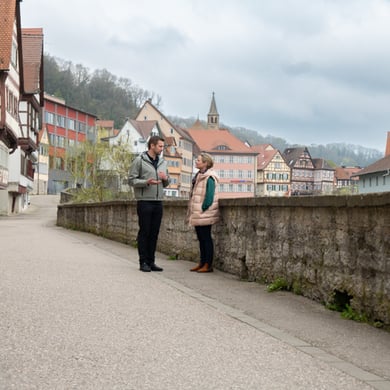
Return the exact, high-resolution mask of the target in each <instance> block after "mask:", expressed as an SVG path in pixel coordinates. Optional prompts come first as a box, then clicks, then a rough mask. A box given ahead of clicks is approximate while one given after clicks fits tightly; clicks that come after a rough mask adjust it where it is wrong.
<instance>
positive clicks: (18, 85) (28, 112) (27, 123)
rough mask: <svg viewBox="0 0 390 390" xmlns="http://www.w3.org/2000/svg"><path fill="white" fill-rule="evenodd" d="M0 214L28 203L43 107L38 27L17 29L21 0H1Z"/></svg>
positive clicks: (41, 52) (19, 21) (41, 43)
mask: <svg viewBox="0 0 390 390" xmlns="http://www.w3.org/2000/svg"><path fill="white" fill-rule="evenodd" d="M0 15H1V18H0V32H1V33H0V214H9V213H17V212H19V211H21V210H22V209H23V208H25V207H27V204H28V194H29V192H30V191H32V189H33V180H34V164H35V163H36V162H37V159H38V153H37V149H38V134H39V130H40V128H41V108H42V107H43V32H42V29H39V28H37V29H22V28H21V18H20V0H7V1H1V2H0Z"/></svg>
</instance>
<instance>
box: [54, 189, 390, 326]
mask: <svg viewBox="0 0 390 390" xmlns="http://www.w3.org/2000/svg"><path fill="white" fill-rule="evenodd" d="M220 209H221V217H222V218H221V221H220V222H219V223H218V224H217V225H215V226H213V236H214V243H215V260H214V266H215V267H216V268H218V269H220V270H222V271H225V272H228V273H231V274H235V275H238V276H239V277H241V278H245V279H248V280H250V281H262V282H265V283H269V282H272V281H274V280H276V279H277V278H279V277H281V278H283V279H285V280H286V281H287V282H288V285H289V286H290V287H291V288H292V289H293V290H294V291H295V292H296V293H300V294H302V295H304V296H307V297H309V298H311V299H314V300H317V301H319V302H323V303H330V302H332V300H333V299H334V294H335V293H341V294H344V295H345V296H347V295H348V296H349V297H350V298H351V301H350V303H351V306H352V308H353V309H355V310H356V311H358V312H362V313H365V314H366V315H367V316H368V318H369V319H370V320H372V321H375V320H377V321H381V322H383V323H384V324H385V325H386V326H390V192H387V193H381V194H366V195H352V196H321V197H291V198H251V199H223V200H221V201H220ZM186 211H187V202H186V201H185V200H166V201H164V217H163V222H162V226H161V230H160V236H159V242H158V251H160V252H162V253H165V254H166V255H167V256H173V257H175V258H178V259H185V260H194V261H198V258H199V257H198V256H199V249H198V241H197V239H196V236H195V233H194V230H193V228H191V227H189V226H187V225H186V223H185V215H186ZM137 221H138V218H137V213H136V202H135V201H115V202H105V203H99V204H95V203H94V204H78V205H73V204H63V205H60V206H59V207H58V216H57V223H58V225H59V226H63V227H66V228H72V229H77V230H81V231H87V232H92V233H94V234H98V235H102V236H104V237H107V238H110V239H113V240H117V241H121V242H124V243H129V244H132V243H135V241H136V236H137V231H138V222H137Z"/></svg>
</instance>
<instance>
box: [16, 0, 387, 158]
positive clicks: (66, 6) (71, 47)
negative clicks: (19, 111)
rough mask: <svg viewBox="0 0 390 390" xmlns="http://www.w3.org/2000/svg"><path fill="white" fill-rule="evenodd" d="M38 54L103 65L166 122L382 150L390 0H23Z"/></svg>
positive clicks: (91, 66) (24, 22)
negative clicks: (216, 119)
mask: <svg viewBox="0 0 390 390" xmlns="http://www.w3.org/2000/svg"><path fill="white" fill-rule="evenodd" d="M21 19H22V27H42V28H43V29H44V35H45V38H44V39H45V52H47V53H49V54H50V55H52V56H56V57H59V58H62V59H65V60H70V61H72V62H73V63H74V64H82V65H84V66H85V67H87V68H89V70H90V71H93V70H95V69H107V70H108V71H109V72H110V73H112V74H114V75H116V76H118V77H126V78H129V79H131V80H132V82H133V83H134V84H136V85H138V86H139V87H141V88H143V89H146V90H149V91H152V92H154V93H155V94H158V95H160V96H161V98H162V106H161V107H160V108H161V111H162V112H163V113H164V114H166V115H174V116H180V117H184V118H188V117H198V116H199V118H200V119H203V120H206V118H207V113H208V110H209V107H210V101H211V96H212V92H215V98H216V103H217V108H218V112H219V115H220V121H221V122H222V123H224V124H225V125H228V126H242V127H246V128H249V129H253V130H257V131H259V132H260V133H261V134H262V135H267V134H271V135H273V136H276V137H282V138H284V139H286V140H287V142H289V143H300V144H305V145H307V146H310V145H311V144H328V143H334V142H345V143H351V144H357V145H362V146H366V147H370V148H376V149H378V150H380V151H384V149H385V143H386V138H387V132H388V131H390V50H389V42H390V22H389V20H390V1H389V0H272V1H271V0H147V1H143V2H141V1H139V0H137V1H135V0H109V1H107V0H93V1H91V0H55V1H54V0H23V2H22V3H21Z"/></svg>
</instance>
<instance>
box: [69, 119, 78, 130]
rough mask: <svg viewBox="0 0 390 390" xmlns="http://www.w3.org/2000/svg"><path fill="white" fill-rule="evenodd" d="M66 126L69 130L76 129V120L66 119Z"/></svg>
mask: <svg viewBox="0 0 390 390" xmlns="http://www.w3.org/2000/svg"><path fill="white" fill-rule="evenodd" d="M68 127H69V129H70V130H76V121H75V120H74V119H68Z"/></svg>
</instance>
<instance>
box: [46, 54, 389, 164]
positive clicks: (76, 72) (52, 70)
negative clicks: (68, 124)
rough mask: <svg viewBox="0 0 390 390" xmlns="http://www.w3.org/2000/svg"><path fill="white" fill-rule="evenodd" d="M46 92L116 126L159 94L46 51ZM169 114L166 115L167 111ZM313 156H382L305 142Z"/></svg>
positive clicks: (253, 135)
mask: <svg viewBox="0 0 390 390" xmlns="http://www.w3.org/2000/svg"><path fill="white" fill-rule="evenodd" d="M44 67H45V73H44V76H45V79H44V83H45V92H46V93H48V94H51V95H54V96H57V97H61V98H64V99H65V100H66V102H67V104H69V105H70V106H73V107H77V108H79V109H81V110H84V111H86V112H90V113H91V114H95V115H96V116H97V117H98V118H101V119H110V120H114V123H115V127H116V128H121V127H122V126H123V124H124V122H125V120H126V118H134V117H135V115H136V113H137V112H138V110H139V109H140V108H141V106H142V104H143V103H144V102H145V101H146V100H147V99H150V100H151V101H152V103H153V104H154V105H155V106H156V107H159V106H160V104H161V97H160V96H158V95H156V94H155V93H154V92H150V91H147V90H144V89H142V88H141V87H139V86H137V85H136V84H134V83H133V82H132V81H131V80H130V79H127V78H123V77H117V76H115V75H113V74H111V73H110V72H109V71H107V70H106V69H102V70H95V71H94V72H92V73H91V72H90V71H89V69H87V68H85V67H84V66H83V65H81V64H77V65H74V64H73V63H72V62H70V61H64V60H61V59H58V58H55V57H52V56H50V55H49V54H45V57H44ZM167 116H168V115H167ZM168 117H169V119H170V120H171V121H172V122H173V123H174V124H175V125H178V126H181V127H183V128H188V127H190V126H191V125H192V124H193V123H194V122H195V120H196V118H180V117H177V116H168ZM222 127H224V128H227V129H229V130H230V131H231V132H232V133H233V134H234V135H235V136H236V137H237V138H239V139H241V140H242V141H244V142H248V143H249V144H251V145H256V144H264V143H270V144H272V145H273V146H274V147H275V148H277V149H279V150H280V151H282V152H283V150H284V149H285V148H287V147H293V146H303V145H290V144H288V143H287V142H286V140H284V139H283V138H278V137H273V136H272V135H265V136H264V135H261V134H260V133H259V132H258V131H255V130H250V129H246V128H244V127H230V126H228V125H225V124H222ZM306 146H308V148H309V152H310V154H311V156H312V157H313V158H324V159H326V160H328V161H329V162H330V163H333V164H336V165H339V166H341V165H345V166H361V167H365V166H367V165H370V164H371V163H373V162H374V161H376V160H379V159H380V158H382V157H383V155H382V153H381V152H379V151H378V150H375V149H369V148H365V147H363V146H358V145H350V144H328V145H306Z"/></svg>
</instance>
